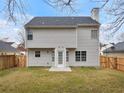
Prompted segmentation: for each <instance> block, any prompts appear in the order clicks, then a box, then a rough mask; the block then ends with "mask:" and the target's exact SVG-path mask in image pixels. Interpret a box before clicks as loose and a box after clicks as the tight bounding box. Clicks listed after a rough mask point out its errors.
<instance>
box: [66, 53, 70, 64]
mask: <svg viewBox="0 0 124 93" xmlns="http://www.w3.org/2000/svg"><path fill="white" fill-rule="evenodd" d="M68 61H69V51H66V62H68Z"/></svg>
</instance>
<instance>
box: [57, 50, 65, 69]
mask: <svg viewBox="0 0 124 93" xmlns="http://www.w3.org/2000/svg"><path fill="white" fill-rule="evenodd" d="M63 57H64V56H63V51H58V67H63V66H64V62H63Z"/></svg>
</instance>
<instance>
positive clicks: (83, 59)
mask: <svg viewBox="0 0 124 93" xmlns="http://www.w3.org/2000/svg"><path fill="white" fill-rule="evenodd" d="M81 61H86V51H81Z"/></svg>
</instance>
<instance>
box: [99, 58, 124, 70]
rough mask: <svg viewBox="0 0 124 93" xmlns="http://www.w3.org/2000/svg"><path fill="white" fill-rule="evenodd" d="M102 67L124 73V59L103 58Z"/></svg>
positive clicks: (101, 59)
mask: <svg viewBox="0 0 124 93" xmlns="http://www.w3.org/2000/svg"><path fill="white" fill-rule="evenodd" d="M100 66H101V67H102V68H111V69H117V70H122V71H124V58H117V57H106V56H101V57H100Z"/></svg>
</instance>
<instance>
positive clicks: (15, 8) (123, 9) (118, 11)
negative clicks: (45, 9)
mask: <svg viewBox="0 0 124 93" xmlns="http://www.w3.org/2000/svg"><path fill="white" fill-rule="evenodd" d="M43 1H44V2H45V3H47V4H48V5H50V6H51V7H53V8H60V9H61V10H63V9H65V8H70V10H71V11H73V12H75V7H74V4H75V2H76V1H78V0H43ZM89 1H91V2H99V3H102V4H101V9H102V8H104V7H107V6H109V8H108V11H107V13H108V14H109V15H112V16H113V17H114V19H113V20H114V21H112V22H110V23H111V24H112V25H111V27H110V29H111V30H113V32H116V31H118V30H119V29H120V28H121V27H122V25H123V24H124V0H89ZM3 2H4V4H5V5H4V7H3V9H4V10H6V11H5V12H6V14H7V16H8V20H12V21H13V22H16V16H15V14H16V13H17V12H19V13H21V14H23V16H25V4H24V3H25V2H24V0H3ZM3 9H1V11H2V10H3ZM65 10H66V9H65Z"/></svg>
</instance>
